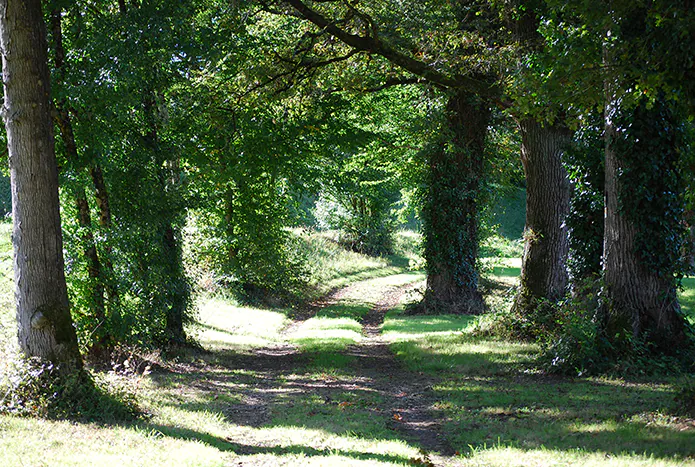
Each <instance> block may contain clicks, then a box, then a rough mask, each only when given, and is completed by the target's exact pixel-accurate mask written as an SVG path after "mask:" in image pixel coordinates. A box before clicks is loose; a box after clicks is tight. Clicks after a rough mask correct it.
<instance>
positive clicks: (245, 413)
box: [188, 284, 457, 466]
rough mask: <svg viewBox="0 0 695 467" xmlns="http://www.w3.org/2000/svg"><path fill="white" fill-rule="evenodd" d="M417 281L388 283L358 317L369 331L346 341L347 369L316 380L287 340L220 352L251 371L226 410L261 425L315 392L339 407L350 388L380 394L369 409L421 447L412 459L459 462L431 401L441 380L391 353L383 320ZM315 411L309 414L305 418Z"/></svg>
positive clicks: (218, 382)
mask: <svg viewBox="0 0 695 467" xmlns="http://www.w3.org/2000/svg"><path fill="white" fill-rule="evenodd" d="M353 287H354V286H353ZM412 288H414V284H407V285H405V286H387V287H383V290H380V291H379V295H380V296H381V297H382V298H381V299H380V300H379V301H378V302H377V303H376V305H375V306H373V307H372V308H371V309H370V310H369V312H368V313H367V314H366V316H365V317H364V318H363V320H362V323H361V324H362V327H363V335H364V336H365V337H364V339H363V340H362V341H361V342H360V343H359V344H356V345H352V346H349V347H348V348H347V349H345V350H344V351H343V352H342V353H343V354H344V355H346V356H348V357H349V358H351V360H350V363H349V366H348V367H347V368H346V369H345V371H344V372H342V373H341V374H340V375H338V376H334V375H329V374H327V375H326V376H325V377H322V378H321V379H319V380H317V379H316V378H310V377H306V376H303V375H302V371H303V370H302V368H306V366H307V364H308V363H309V362H308V358H309V357H307V356H306V355H304V354H302V353H301V352H300V351H299V350H298V349H297V348H296V346H293V345H291V344H288V343H283V344H278V345H276V346H274V347H272V348H261V349H255V350H253V351H251V352H250V353H247V354H239V353H233V352H229V353H223V354H222V355H219V356H218V357H219V358H218V360H217V364H218V365H221V366H222V367H224V368H225V369H228V370H234V371H247V372H248V373H249V374H252V376H248V379H247V380H245V377H244V376H243V374H242V375H241V376H238V375H237V376H234V385H235V387H237V388H239V391H238V393H240V394H241V396H242V397H241V402H240V403H235V404H227V405H225V406H224V407H220V409H221V411H222V412H223V413H224V415H225V417H226V418H227V419H228V420H229V421H230V422H232V423H234V424H237V425H243V426H252V427H262V426H264V425H268V424H269V423H271V421H272V419H273V413H274V411H278V410H282V407H283V406H284V407H295V406H301V405H302V404H306V401H307V400H316V399H318V400H321V401H325V403H326V404H333V406H335V405H336V404H338V402H335V401H338V400H340V397H342V395H344V394H345V393H348V392H349V393H355V394H372V395H373V394H376V395H378V396H379V398H380V399H379V400H380V401H382V402H381V403H380V405H379V406H374V407H370V408H368V410H369V412H370V414H369V416H370V417H377V419H380V420H382V421H383V420H384V419H386V425H387V426H388V429H390V430H392V432H393V433H394V435H395V436H394V438H395V439H402V440H404V441H407V442H408V443H409V444H411V445H412V446H416V447H418V448H419V449H420V453H421V454H420V457H419V458H416V459H413V460H412V462H413V463H414V464H416V465H424V466H449V465H457V463H456V460H455V458H454V457H453V455H454V452H453V450H452V449H451V447H450V445H449V444H448V443H447V440H446V437H445V436H444V433H443V430H442V425H443V422H444V421H445V420H443V419H442V417H441V415H440V414H439V413H437V411H436V410H435V408H434V407H433V405H434V402H435V398H434V392H433V390H432V385H433V384H434V383H436V380H435V379H433V378H432V377H431V376H428V375H423V374H420V373H415V372H412V371H410V370H408V369H407V368H405V367H404V366H403V365H402V364H401V363H400V362H399V361H398V360H397V359H396V358H395V357H394V355H393V353H392V352H391V351H390V349H389V345H388V342H387V341H386V340H385V339H384V338H383V336H382V334H381V329H380V326H381V324H382V323H383V321H384V316H385V314H386V312H387V311H389V310H390V309H392V308H394V307H395V306H397V305H398V304H399V303H400V301H401V298H402V297H403V295H404V294H405V293H406V292H407V291H408V290H410V289H412ZM349 292H350V288H349V287H348V288H345V289H341V290H339V291H336V292H334V293H332V294H330V295H329V296H328V297H326V298H325V299H324V300H322V301H321V302H320V303H317V304H315V305H314V306H312V307H310V308H308V309H307V310H305V312H303V313H301V314H300V315H297V316H295V317H294V318H295V319H294V321H293V322H292V323H291V324H290V325H289V326H288V327H287V328H286V329H285V330H284V332H283V334H289V333H291V332H293V331H295V330H296V329H297V327H298V326H301V324H302V323H303V322H304V321H306V320H308V319H310V318H311V317H312V316H314V315H315V314H316V312H318V311H319V310H320V309H321V308H323V307H325V306H330V305H336V304H338V305H339V304H341V300H343V297H345V296H347V295H348V294H349ZM188 371H194V372H195V371H196V369H195V368H189V369H188ZM198 371H201V372H202V371H204V368H202V367H201V368H199V369H198ZM228 378H229V379H228V380H227V379H225V378H221V377H215V378H206V379H205V380H202V379H201V380H197V382H196V383H195V389H197V390H199V391H203V392H208V391H216V390H219V388H221V387H224V386H225V385H226V384H231V379H232V377H228ZM312 415H313V414H312V413H307V414H306V417H311V416H312ZM227 441H228V442H229V443H230V444H231V445H232V446H233V450H234V451H235V452H236V453H237V454H239V455H242V456H243V455H245V454H246V455H252V454H259V453H262V452H264V451H263V449H264V448H262V447H259V446H254V445H253V444H252V443H249V442H248V440H244V439H236V438H235V437H234V436H231V437H230V438H228V439H227ZM265 462H267V460H266V461H265ZM418 462H419V464H418ZM234 465H244V466H251V465H256V462H255V461H254V460H253V458H249V459H248V460H247V459H246V458H244V459H243V460H240V463H239V464H234ZM258 465H261V464H258ZM262 465H268V464H267V463H263V464H262Z"/></svg>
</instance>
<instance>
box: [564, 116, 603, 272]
mask: <svg viewBox="0 0 695 467" xmlns="http://www.w3.org/2000/svg"><path fill="white" fill-rule="evenodd" d="M586 120H587V121H585V122H584V124H583V125H582V126H581V127H580V128H579V129H578V130H577V131H576V132H575V133H574V140H573V142H572V144H570V145H569V147H568V148H567V150H566V151H565V164H566V166H567V170H568V173H569V177H570V181H571V183H572V197H571V200H570V212H569V215H568V216H567V220H566V222H567V226H568V228H569V245H570V255H569V259H568V267H569V270H570V274H571V276H572V278H573V279H574V280H576V281H579V282H581V280H582V279H585V278H589V277H591V276H594V275H597V274H600V272H601V258H602V256H603V227H604V226H603V217H604V201H603V196H604V167H603V159H604V151H605V143H604V141H603V137H602V135H603V130H602V125H603V116H602V115H601V114H600V113H598V112H592V113H590V114H589V115H588V116H587V117H586Z"/></svg>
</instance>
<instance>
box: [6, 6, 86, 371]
mask: <svg viewBox="0 0 695 467" xmlns="http://www.w3.org/2000/svg"><path fill="white" fill-rule="evenodd" d="M0 44H1V46H2V56H3V84H4V96H5V114H4V119H5V128H6V130H7V142H8V151H9V160H10V175H11V181H12V205H13V222H14V230H13V232H12V238H13V243H14V253H15V254H14V258H15V259H14V270H15V287H16V292H15V293H16V300H17V324H18V338H19V345H20V348H21V349H22V351H23V352H24V353H25V354H26V355H28V356H36V357H41V358H44V359H47V360H50V361H52V362H55V363H61V364H63V365H64V368H66V369H76V368H77V369H79V368H81V367H82V360H81V357H80V353H79V349H78V347H77V337H76V335H75V329H74V328H73V324H72V318H71V316H70V305H69V302H68V294H67V286H66V283H65V272H64V264H63V239H62V232H61V226H60V208H59V201H58V169H57V166H56V159H55V150H54V142H53V125H52V121H51V105H50V77H49V71H48V57H47V53H46V50H47V43H46V30H45V25H44V23H43V13H42V10H41V2H40V0H25V1H22V2H17V1H8V0H2V1H0Z"/></svg>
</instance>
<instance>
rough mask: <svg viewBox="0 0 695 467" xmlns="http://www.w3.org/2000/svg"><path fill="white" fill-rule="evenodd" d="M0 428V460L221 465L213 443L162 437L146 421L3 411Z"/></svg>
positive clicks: (2, 462)
mask: <svg viewBox="0 0 695 467" xmlns="http://www.w3.org/2000/svg"><path fill="white" fill-rule="evenodd" d="M0 427H1V428H0V431H2V436H0V465H8V466H9V465H75V466H81V465H84V466H89V465H119V466H142V465H155V466H160V465H161V466H166V465H181V466H191V467H194V466H195V467H197V466H221V465H224V463H223V462H222V459H221V458H220V453H219V451H218V450H217V449H215V448H214V447H211V446H209V445H207V444H206V443H204V442H201V441H199V440H196V439H188V440H185V439H177V438H172V437H168V436H164V435H163V434H162V433H161V432H159V431H158V430H156V429H153V428H149V427H147V426H146V425H145V426H137V425H136V426H130V427H126V426H99V425H92V424H74V423H70V422H67V421H47V420H40V419H20V418H13V417H5V416H3V417H0ZM38 434H40V435H38Z"/></svg>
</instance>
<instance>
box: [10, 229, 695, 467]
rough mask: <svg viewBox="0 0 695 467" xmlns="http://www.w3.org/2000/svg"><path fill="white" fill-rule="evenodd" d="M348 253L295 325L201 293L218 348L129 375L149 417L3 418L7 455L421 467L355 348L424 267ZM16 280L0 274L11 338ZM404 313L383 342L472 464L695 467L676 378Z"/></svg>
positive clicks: (503, 271)
mask: <svg viewBox="0 0 695 467" xmlns="http://www.w3.org/2000/svg"><path fill="white" fill-rule="evenodd" d="M0 229H8V228H7V227H6V224H0ZM8 232H9V230H5V231H4V235H3V231H1V230H0V270H2V271H3V272H8V273H9V271H10V264H11V261H10V250H11V248H10V246H9V242H8V241H7V238H9V233H8ZM500 245H501V246H500ZM504 245H507V246H509V245H510V244H509V243H504V242H499V244H498V247H496V248H497V251H498V252H499V251H503V247H504V248H506V247H505V246H504ZM512 246H513V245H512ZM513 251H514V250H512V249H510V250H509V251H508V253H505V254H506V255H507V256H506V257H505V258H502V259H501V260H498V261H496V262H493V263H492V264H491V265H490V270H489V272H488V274H489V278H490V280H491V282H494V284H498V285H497V286H495V287H496V288H491V289H490V290H491V291H493V292H494V294H495V295H496V296H504V294H505V293H506V291H507V290H508V288H509V287H511V286H513V283H514V282H515V281H516V278H517V277H518V272H519V270H518V268H519V264H518V259H515V258H514V254H515V253H514V254H513ZM342 255H343V253H340V252H336V256H335V258H334V260H335V261H343V260H345V261H347V262H348V263H342V264H340V265H336V266H334V267H333V266H331V268H328V269H327V271H329V272H330V273H327V275H326V276H325V277H327V278H328V277H333V279H326V281H327V284H328V283H329V282H330V283H332V284H340V283H352V284H353V286H352V287H351V288H350V289H348V290H347V291H346V292H345V293H344V294H343V296H342V297H341V299H340V300H339V301H338V302H337V303H336V304H334V305H332V306H328V307H326V308H324V309H322V310H321V311H320V312H319V313H318V314H317V316H316V317H314V318H311V319H307V320H306V321H304V322H303V323H300V324H296V325H294V326H293V327H292V328H290V329H289V331H288V332H286V331H287V328H286V326H287V325H288V324H289V323H290V320H289V319H288V314H289V311H288V310H267V309H257V308H249V307H239V306H237V305H235V304H234V303H231V302H230V301H227V300H224V299H222V298H217V299H206V300H201V302H200V304H199V316H200V323H199V325H198V326H197V327H196V335H197V337H198V339H199V340H200V342H201V344H202V345H203V346H204V347H205V348H206V349H208V350H210V352H209V353H205V352H195V351H191V352H188V353H182V354H181V355H179V356H178V357H177V364H176V365H173V364H171V365H165V368H164V369H162V370H160V371H155V372H154V373H153V374H151V375H149V376H137V377H132V378H130V379H128V382H129V384H131V387H133V388H135V389H134V390H135V391H136V392H137V394H138V396H139V399H140V401H141V404H142V406H143V408H144V409H146V411H147V412H148V413H149V414H150V415H149V417H148V418H146V419H143V420H141V421H139V422H137V423H131V424H123V425H107V424H89V423H74V422H68V421H46V420H38V419H21V418H15V417H10V416H0V465H51V466H53V465H58V466H62V465H71V466H83V465H84V466H91V465H124V466H150V465H152V466H160V465H161V466H165V465H177V466H178V465H182V466H228V465H296V466H304V465H309V466H312V465H324V466H334V465H335V466H340V465H345V466H360V465H365V466H366V465H369V466H412V465H418V464H417V461H418V460H421V459H422V457H423V454H422V453H421V452H420V448H419V446H418V444H417V443H416V442H415V441H414V440H412V439H405V438H404V436H403V434H402V433H400V432H398V431H396V430H394V427H393V423H394V422H393V418H392V414H391V413H389V412H385V411H384V410H383V408H384V407H385V406H386V405H387V404H388V402H389V401H388V397H387V395H386V394H385V393H384V392H383V391H380V390H378V389H375V387H374V386H372V385H370V384H369V383H371V382H372V381H370V378H377V377H378V375H371V376H370V378H367V377H366V376H365V375H361V374H359V373H357V372H356V370H355V368H354V366H355V365H354V364H355V359H356V358H357V357H355V356H353V355H351V354H350V355H348V354H347V353H346V349H347V348H348V347H349V346H351V345H353V344H358V343H360V342H361V341H363V340H364V336H363V335H362V332H361V328H360V325H359V322H360V320H361V319H362V318H363V317H364V315H365V314H366V313H367V312H368V310H369V309H370V308H371V307H373V306H374V305H375V304H376V303H378V302H379V301H380V300H381V299H382V296H383V291H384V290H387V289H389V288H390V287H396V286H399V285H403V284H409V283H411V282H417V281H420V280H422V278H423V276H422V275H421V274H418V273H413V272H410V273H404V272H403V271H404V269H403V268H402V267H394V266H392V265H391V264H393V263H389V262H388V259H370V258H353V257H351V255H348V256H342ZM350 258H352V259H350ZM2 268H4V269H2ZM391 268H393V269H391ZM331 271H332V272H331ZM394 272H397V274H394ZM341 274H343V275H344V276H345V277H347V279H346V278H344V276H341ZM8 277H9V276H8ZM358 278H362V280H360V281H357V279H358ZM9 282H10V281H7V280H5V281H0V293H1V294H2V297H3V298H2V299H3V300H5V302H3V303H5V305H4V307H3V309H2V312H1V313H0V323H3V329H2V331H3V333H5V334H6V337H4V339H6V342H7V343H9V342H11V338H13V336H14V329H13V328H12V326H13V325H12V321H13V320H14V317H13V316H14V311H13V309H12V306H11V303H12V287H11V284H10V283H9ZM499 284H501V285H499ZM324 286H325V287H329V286H328V285H324ZM684 286H685V289H684V291H683V292H682V294H681V303H682V305H683V309H684V310H686V311H687V312H688V313H690V316H693V308H694V307H695V292H693V290H695V279H690V278H688V279H686V280H685V281H684ZM500 300H501V301H504V298H501V299H500ZM403 308H404V307H403V306H402V305H401V306H399V307H397V308H396V309H395V310H393V311H391V312H389V313H388V315H387V319H386V321H385V322H384V324H383V326H382V332H383V339H384V340H385V341H387V342H388V343H389V345H390V346H391V348H392V350H393V352H394V354H395V355H396V357H397V358H398V359H399V360H400V362H401V363H402V365H403V368H404V369H403V370H402V371H410V372H412V375H417V377H418V378H427V379H428V384H429V387H428V390H427V394H428V397H429V398H431V399H432V402H433V409H434V410H435V411H437V412H439V413H441V414H443V415H444V419H445V420H446V425H445V428H444V433H446V435H447V437H448V439H449V440H450V442H451V444H452V447H453V448H454V449H455V450H457V451H458V452H459V456H457V457H455V458H454V459H451V460H452V462H454V461H455V462H456V463H457V465H465V466H483V465H485V466H555V465H567V466H569V465H583V466H599V465H600V466H604V465H608V466H642V465H643V466H677V465H695V421H693V420H688V419H685V418H682V417H681V418H679V417H676V416H673V415H671V414H670V412H669V410H670V407H671V406H672V402H673V401H672V399H673V396H674V390H673V388H672V384H671V383H672V381H671V380H668V379H658V380H657V379H651V380H646V379H644V380H639V379H637V380H626V379H619V378H562V377H547V376H543V375H540V374H537V373H536V372H534V371H533V370H531V365H530V361H531V359H532V357H533V354H534V352H535V351H536V347H535V346H534V345H532V344H518V343H513V342H507V341H504V340H496V339H490V338H483V337H477V336H474V335H473V334H472V333H471V330H472V329H473V326H474V325H475V323H476V321H477V319H478V318H476V317H470V316H455V315H446V316H407V315H405V314H404V313H403ZM292 346H294V347H296V348H298V349H299V351H300V353H299V354H298V355H296V356H288V355H286V354H285V353H282V352H278V353H277V354H273V353H272V352H271V353H270V354H269V355H268V356H267V359H268V362H275V364H276V365H277V369H276V370H275V371H271V370H269V369H268V368H267V366H266V367H259V366H254V365H253V364H252V360H251V359H250V358H251V356H252V353H251V352H252V350H253V349H258V348H264V349H270V351H272V350H273V349H280V350H283V349H285V350H286V349H287V348H288V347H292ZM3 348H6V346H5V345H3ZM283 351H284V350H283ZM249 362H251V363H249ZM271 366H272V365H271ZM111 377H115V376H114V375H111ZM0 396H1V394H0ZM263 401H266V402H268V403H267V404H265V405H264V404H263V403H262V402H263ZM420 465H423V464H422V463H421V464H420Z"/></svg>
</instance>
